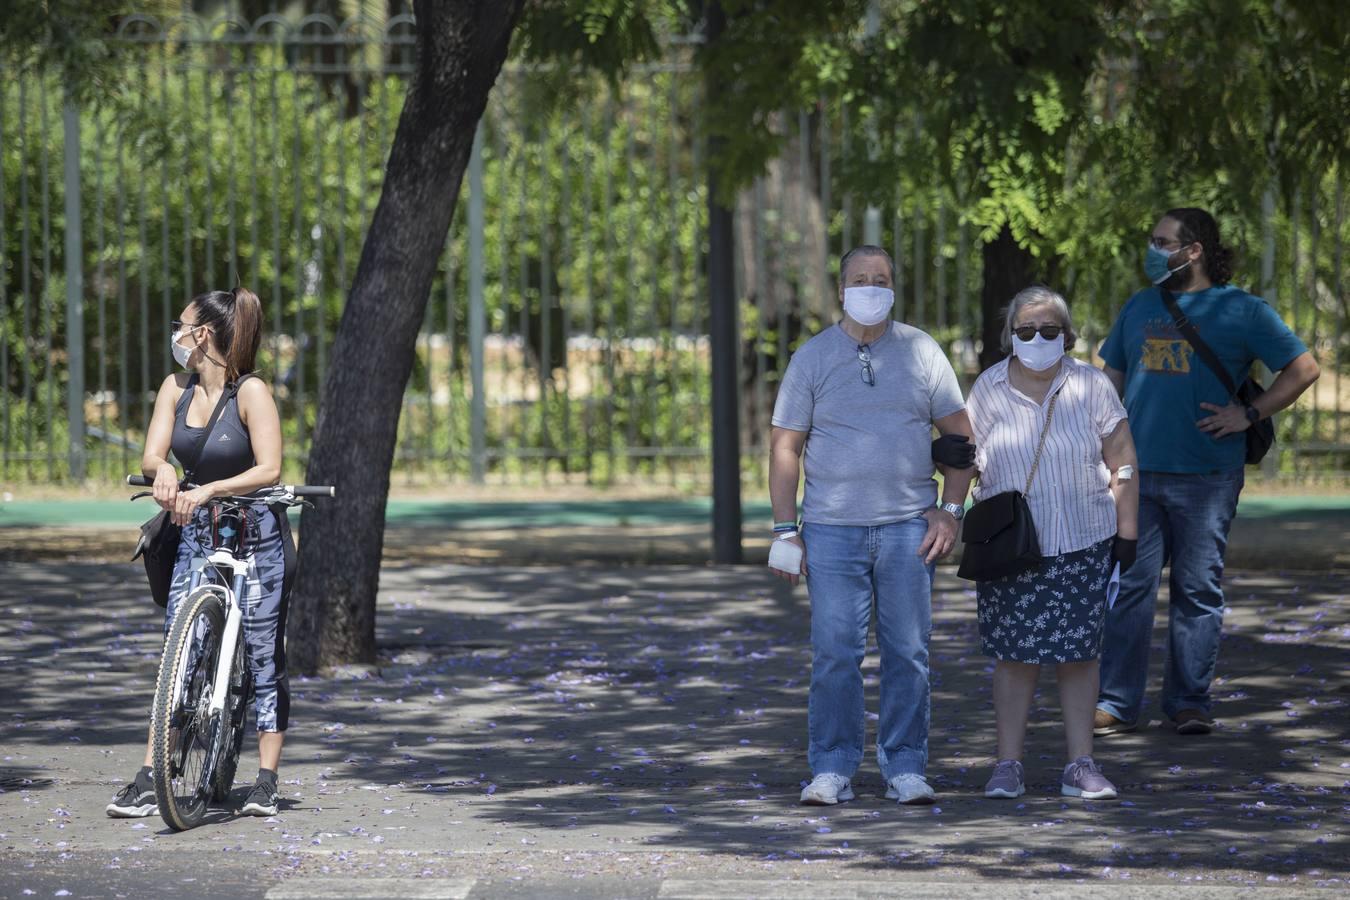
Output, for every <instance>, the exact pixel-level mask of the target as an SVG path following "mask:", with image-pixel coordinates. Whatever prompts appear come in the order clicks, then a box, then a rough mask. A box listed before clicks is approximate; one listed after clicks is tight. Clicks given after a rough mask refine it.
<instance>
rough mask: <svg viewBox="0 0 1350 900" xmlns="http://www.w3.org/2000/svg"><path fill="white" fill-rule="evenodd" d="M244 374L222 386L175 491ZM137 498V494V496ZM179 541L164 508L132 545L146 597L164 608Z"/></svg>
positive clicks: (192, 385)
mask: <svg viewBox="0 0 1350 900" xmlns="http://www.w3.org/2000/svg"><path fill="white" fill-rule="evenodd" d="M248 377H249V376H247V375H245V376H244V377H243V378H240V379H239V381H238V382H235V383H234V384H229V385H226V386H225V390H224V391H223V392H221V395H220V399H219V400H217V401H216V408H215V410H213V411H212V413H211V419H210V421H208V422H207V423H206V428H205V429H203V431H202V436H201V437H200V438H199V439H198V440H197V446H196V448H195V449H194V450H193V452H192V461H191V462H190V463H189V462H188V460H186V459H184V460H183V461H182V462H183V478H182V480H180V481H179V482H178V489H179V490H182V489H183V486H184V485H187V484H191V483H192V473H193V470H194V469H196V468H197V463H199V462H201V458H202V453H203V451H205V450H206V441H207V438H209V437H210V436H211V432H212V431H214V430H215V427H216V422H217V421H219V420H220V414H221V413H222V412H224V411H225V404H226V403H228V402H229V400H230V398H231V397H233V396H234V395H235V394H237V393H239V385H240V384H241V383H243V381H244V378H248ZM196 388H197V375H196V374H195V373H194V374H193V376H192V378H191V379H190V380H189V381H188V386H187V390H196ZM138 496H140V495H138ZM182 540H183V529H182V528H181V527H180V526H178V525H175V524H173V522H172V521H171V520H170V517H169V511H168V510H167V509H163V510H160V511H159V512H158V513H157V514H155V516H154V518H152V519H150V520H149V521H148V522H146V523H145V524H143V525H141V539H140V540H139V541H137V542H136V552H135V553H133V554H132V556H131V558H132V560H133V561H135V559H136V558H137V557H140V559H141V561H142V562H143V563H144V564H145V578H146V580H147V581H149V582H150V596H151V597H152V598H153V599H154V601H155V605H156V606H160V607H167V606H168V605H169V588H170V586H171V585H172V584H173V566H174V562H175V561H177V559H178V545H179V544H180V543H182Z"/></svg>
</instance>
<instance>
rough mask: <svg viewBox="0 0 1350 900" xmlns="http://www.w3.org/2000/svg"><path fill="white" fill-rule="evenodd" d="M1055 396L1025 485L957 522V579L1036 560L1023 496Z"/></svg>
mask: <svg viewBox="0 0 1350 900" xmlns="http://www.w3.org/2000/svg"><path fill="white" fill-rule="evenodd" d="M1058 399H1059V391H1055V395H1054V396H1053V397H1051V398H1050V406H1049V408H1048V409H1046V411H1045V425H1044V427H1042V428H1041V441H1040V443H1039V444H1037V446H1036V456H1035V457H1034V458H1033V459H1032V461H1031V473H1030V474H1028V475H1027V483H1026V487H1025V488H1023V489H1022V490H1021V491H1004V492H1003V493H1001V494H995V495H994V496H992V497H987V498H985V499H984V500H981V501H980V502H979V503H976V504H975V505H974V506H972V507H971V508H970V512H968V513H966V516H965V521H964V522H963V523H962V524H961V540H962V541H963V542H964V543H965V545H966V548H965V550H964V551H962V553H961V566H960V568H958V569H957V570H956V574H957V575H958V576H960V577H961V578H966V579H969V580H971V581H993V580H994V579H997V578H1007V577H1008V576H1009V575H1016V574H1018V573H1019V572H1025V571H1027V570H1028V569H1030V568H1033V567H1034V566H1036V565H1037V564H1039V563H1040V561H1041V543H1040V540H1039V539H1038V538H1037V537H1036V522H1035V520H1034V519H1032V518H1031V507H1030V506H1028V505H1027V497H1026V495H1027V494H1029V493H1030V492H1031V482H1032V481H1034V480H1035V478H1036V469H1037V467H1039V466H1040V463H1041V451H1042V450H1044V449H1045V436H1046V435H1047V434H1049V433H1050V420H1051V419H1053V418H1054V417H1055V401H1056V400H1058Z"/></svg>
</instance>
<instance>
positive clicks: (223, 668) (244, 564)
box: [188, 549, 248, 716]
mask: <svg viewBox="0 0 1350 900" xmlns="http://www.w3.org/2000/svg"><path fill="white" fill-rule="evenodd" d="M207 566H211V567H213V568H215V569H216V570H217V571H226V570H228V571H229V572H230V573H231V575H230V587H228V588H227V587H225V586H224V585H220V584H214V583H212V584H209V585H208V586H209V587H210V588H212V589H213V590H216V591H218V592H219V593H220V595H221V599H222V600H223V601H224V603H225V630H224V633H223V634H222V635H221V640H220V658H219V659H218V660H217V661H216V671H215V681H214V682H213V683H212V685H211V704H210V706H209V707H208V708H207V713H208V714H209V715H213V716H214V715H217V714H219V713H220V712H222V711H223V710H224V709H225V696H226V694H227V693H228V692H229V689H230V668H231V667H232V666H233V665H234V651H235V648H236V647H237V646H238V644H239V638H240V635H241V633H242V631H243V627H242V626H243V621H244V610H243V607H242V606H241V605H240V604H241V602H242V601H241V598H242V597H243V596H244V576H245V574H246V573H247V572H248V560H247V559H236V558H235V556H234V554H233V553H232V552H231V551H230V550H228V549H220V550H215V551H213V552H212V553H211V555H210V556H207V557H198V558H197V559H196V560H194V562H193V569H192V580H191V582H190V584H189V586H188V594H189V595H190V594H192V592H193V591H195V590H196V589H197V588H199V587H201V586H202V584H203V582H204V575H203V573H204V570H205V569H206V567H207Z"/></svg>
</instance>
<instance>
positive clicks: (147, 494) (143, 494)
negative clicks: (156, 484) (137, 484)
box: [131, 491, 155, 500]
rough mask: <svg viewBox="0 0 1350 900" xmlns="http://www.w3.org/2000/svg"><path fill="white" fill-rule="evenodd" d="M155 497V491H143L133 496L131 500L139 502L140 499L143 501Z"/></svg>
mask: <svg viewBox="0 0 1350 900" xmlns="http://www.w3.org/2000/svg"><path fill="white" fill-rule="evenodd" d="M153 496H155V492H154V491H141V492H140V493H139V494H132V495H131V499H132V500H139V499H141V498H142V497H153Z"/></svg>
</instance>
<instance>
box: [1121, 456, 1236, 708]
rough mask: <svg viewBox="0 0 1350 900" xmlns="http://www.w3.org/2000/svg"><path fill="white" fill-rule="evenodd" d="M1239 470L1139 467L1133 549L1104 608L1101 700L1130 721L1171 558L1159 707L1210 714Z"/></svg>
mask: <svg viewBox="0 0 1350 900" xmlns="http://www.w3.org/2000/svg"><path fill="white" fill-rule="evenodd" d="M1243 477H1244V476H1243V472H1242V469H1231V470H1229V471H1226V472H1215V473H1212V474H1209V475H1177V474H1170V473H1166V472H1141V473H1140V480H1139V553H1138V557H1137V559H1136V561H1135V564H1134V566H1133V567H1132V568H1131V569H1130V570H1129V571H1128V572H1126V573H1125V575H1124V576H1123V577H1122V578H1121V580H1120V596H1119V597H1118V598H1117V600H1116V605H1115V607H1114V608H1112V609H1111V610H1109V611H1108V612H1107V614H1106V635H1105V639H1104V640H1103V642H1102V665H1101V689H1100V692H1099V695H1098V698H1097V708H1098V709H1103V710H1106V711H1107V712H1108V713H1110V714H1111V715H1113V716H1115V717H1116V718H1118V719H1122V720H1124V721H1126V722H1134V721H1136V720H1138V718H1139V712H1140V708H1141V706H1142V705H1143V700H1144V687H1145V685H1146V684H1147V682H1148V654H1149V644H1150V642H1151V640H1152V636H1153V607H1154V604H1155V603H1156V602H1157V599H1158V586H1159V583H1160V582H1161V581H1162V569H1163V566H1165V565H1167V564H1168V562H1169V561H1170V562H1171V564H1172V575H1171V579H1170V582H1169V587H1170V589H1171V596H1170V602H1169V603H1168V610H1167V613H1168V634H1167V662H1166V666H1165V668H1164V670H1163V689H1162V711H1163V713H1164V714H1165V715H1167V716H1168V717H1169V718H1175V717H1176V715H1177V713H1179V712H1180V711H1181V710H1183V709H1198V710H1201V711H1202V712H1205V713H1208V712H1209V710H1210V706H1211V700H1210V696H1209V684H1210V682H1211V681H1212V680H1213V679H1214V664H1215V662H1216V661H1217V660H1218V657H1219V635H1220V632H1221V630H1222V628H1223V608H1224V603H1223V588H1222V587H1221V585H1220V583H1219V582H1220V580H1221V578H1222V577H1223V555H1224V551H1225V550H1226V549H1227V547H1228V529H1229V527H1230V526H1231V525H1232V524H1233V515H1234V514H1235V513H1236V512H1237V501H1238V494H1240V493H1241V492H1242V484H1243Z"/></svg>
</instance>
